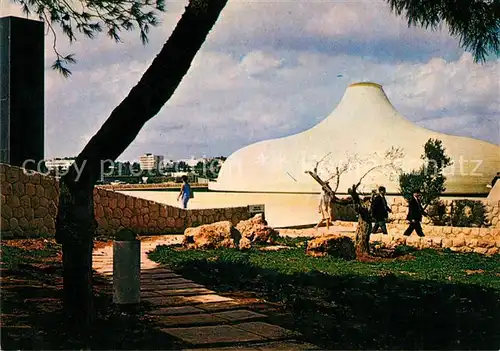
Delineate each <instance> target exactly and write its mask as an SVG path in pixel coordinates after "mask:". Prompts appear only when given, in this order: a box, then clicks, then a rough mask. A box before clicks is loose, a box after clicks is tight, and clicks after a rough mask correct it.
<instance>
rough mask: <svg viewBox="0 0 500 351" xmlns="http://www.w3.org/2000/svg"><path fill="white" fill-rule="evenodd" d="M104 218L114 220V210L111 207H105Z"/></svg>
mask: <svg viewBox="0 0 500 351" xmlns="http://www.w3.org/2000/svg"><path fill="white" fill-rule="evenodd" d="M104 217H105V218H107V219H111V218H113V209H112V208H111V207H104Z"/></svg>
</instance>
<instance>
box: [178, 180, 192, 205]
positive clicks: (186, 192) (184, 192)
mask: <svg viewBox="0 0 500 351" xmlns="http://www.w3.org/2000/svg"><path fill="white" fill-rule="evenodd" d="M191 197H192V196H191V185H189V183H188V178H187V176H185V175H183V176H182V186H181V191H180V192H179V195H177V201H179V199H182V207H183V208H187V204H188V201H189V199H191Z"/></svg>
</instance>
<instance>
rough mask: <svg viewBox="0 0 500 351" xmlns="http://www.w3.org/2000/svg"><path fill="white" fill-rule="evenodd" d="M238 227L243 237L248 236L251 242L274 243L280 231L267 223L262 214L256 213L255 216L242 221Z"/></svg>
mask: <svg viewBox="0 0 500 351" xmlns="http://www.w3.org/2000/svg"><path fill="white" fill-rule="evenodd" d="M236 229H237V230H238V231H239V232H240V233H241V236H242V237H243V238H247V239H248V240H249V241H250V242H251V243H270V244H272V243H273V242H274V241H275V239H276V238H277V237H278V232H277V231H275V230H274V229H273V228H271V227H269V226H268V225H267V222H266V220H265V219H264V217H263V216H262V214H260V213H259V214H256V215H255V216H254V217H253V218H250V219H247V220H245V221H240V222H239V223H238V225H237V226H236Z"/></svg>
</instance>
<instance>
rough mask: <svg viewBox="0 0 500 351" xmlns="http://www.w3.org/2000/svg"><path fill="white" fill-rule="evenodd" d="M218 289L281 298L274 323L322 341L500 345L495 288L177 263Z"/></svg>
mask: <svg viewBox="0 0 500 351" xmlns="http://www.w3.org/2000/svg"><path fill="white" fill-rule="evenodd" d="M177 271H178V272H179V273H181V274H182V275H183V276H185V277H186V278H189V279H192V280H194V281H195V282H196V283H200V284H203V285H206V286H207V287H208V288H211V289H213V290H216V291H218V292H219V293H224V292H226V293H228V296H231V295H233V294H238V295H240V296H241V295H242V294H249V295H252V296H258V297H261V298H265V299H266V300H268V301H277V302H282V303H283V305H284V308H283V310H282V311H281V313H278V314H275V315H274V318H273V317H272V316H271V315H270V317H271V318H273V319H271V320H270V321H271V322H272V323H276V324H279V325H281V326H283V327H285V328H289V329H292V330H296V331H298V332H301V333H302V334H303V335H304V336H305V339H306V340H307V341H308V342H313V343H315V344H316V345H318V346H320V347H322V348H326V349H498V346H499V345H500V333H499V332H498V326H499V325H500V293H499V291H497V290H494V289H487V288H482V287H479V286H474V285H464V284H451V283H450V284H447V283H438V282H434V281H428V280H425V281H424V280H411V279H405V278H401V277H396V276H394V275H391V274H389V275H386V276H374V277H364V276H356V275H342V276H341V275H339V276H332V275H326V274H321V273H318V272H316V273H308V274H305V273H303V274H294V275H285V274H280V273H277V272H276V271H273V270H270V269H263V268H258V267H256V266H253V265H252V264H251V263H248V262H246V263H240V262H231V263H224V262H210V261H208V260H193V261H190V262H188V263H186V264H184V265H183V266H181V268H179V269H177Z"/></svg>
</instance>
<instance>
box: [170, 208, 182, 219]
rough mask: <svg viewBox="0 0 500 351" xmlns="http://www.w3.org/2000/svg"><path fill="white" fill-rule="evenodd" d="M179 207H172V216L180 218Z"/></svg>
mask: <svg viewBox="0 0 500 351" xmlns="http://www.w3.org/2000/svg"><path fill="white" fill-rule="evenodd" d="M179 214H180V212H179V208H177V207H172V217H174V218H175V219H177V218H179Z"/></svg>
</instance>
